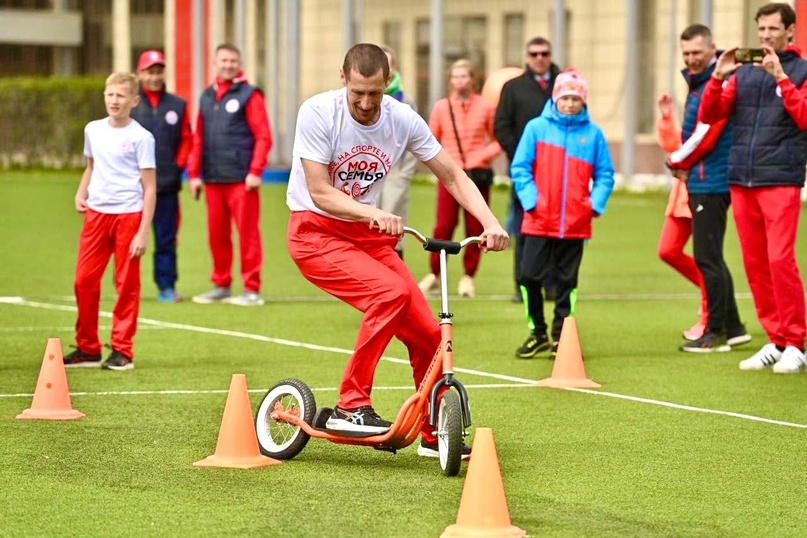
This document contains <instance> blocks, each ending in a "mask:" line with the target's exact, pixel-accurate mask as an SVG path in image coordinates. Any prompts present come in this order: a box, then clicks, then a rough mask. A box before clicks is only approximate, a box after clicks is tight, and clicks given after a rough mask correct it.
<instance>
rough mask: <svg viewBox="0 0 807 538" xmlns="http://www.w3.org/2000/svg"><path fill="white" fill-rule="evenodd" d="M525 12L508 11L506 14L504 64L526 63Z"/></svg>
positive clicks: (519, 65)
mask: <svg viewBox="0 0 807 538" xmlns="http://www.w3.org/2000/svg"><path fill="white" fill-rule="evenodd" d="M525 41H526V38H525V37H524V14H523V13H508V14H507V15H505V16H504V65H507V66H512V67H521V66H522V65H524V43H525Z"/></svg>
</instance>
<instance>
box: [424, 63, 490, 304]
mask: <svg viewBox="0 0 807 538" xmlns="http://www.w3.org/2000/svg"><path fill="white" fill-rule="evenodd" d="M448 73H449V83H450V86H451V94H450V95H449V96H448V97H445V98H443V99H440V100H439V101H437V102H436V103H435V104H434V108H433V109H432V113H431V116H430V118H429V128H430V129H431V131H432V133H434V136H435V137H436V138H437V140H439V141H440V144H442V146H443V148H444V149H445V150H446V152H447V153H448V154H449V155H450V156H451V158H452V159H454V160H455V161H456V162H458V163H460V165H461V166H462V169H463V170H465V173H466V174H468V177H470V178H471V179H472V180H473V181H474V183H475V184H476V186H477V188H479V192H481V193H482V196H483V197H484V198H485V202H488V203H489V202H490V186H491V185H492V184H493V170H491V168H490V161H491V160H492V159H493V158H494V157H496V156H497V155H498V154H499V153H501V152H502V147H501V146H500V145H499V143H498V142H496V139H495V138H494V136H493V116H494V114H495V112H496V111H495V109H494V108H493V107H492V106H491V105H490V104H489V103H488V102H487V101H485V100H484V99H483V98H482V97H481V96H480V95H479V94H478V93H475V92H474V91H473V90H474V77H473V67H472V65H471V62H469V61H468V60H464V59H463V60H457V61H456V62H454V63H453V64H452V65H451V68H450V69H449V71H448ZM459 212H460V205H459V204H458V203H457V201H456V200H455V199H454V197H453V196H451V194H450V193H449V192H448V191H447V190H446V188H445V187H444V186H443V185H442V184H441V183H438V184H437V223H436V224H435V226H434V232H433V234H432V236H433V237H434V238H436V239H449V240H450V239H451V237H452V236H453V234H454V229H455V228H456V227H457V224H458V223H459ZM464 213H465V217H464V218H465V235H466V236H475V235H480V234H481V233H482V225H481V224H480V223H479V221H477V220H476V219H475V218H474V217H473V215H471V214H470V213H468V212H467V211H465V212H464ZM463 263H464V265H465V275H464V276H463V277H462V278H461V279H460V282H459V286H458V290H457V293H459V295H461V296H463V297H473V296H474V295H475V294H476V290H475V287H474V275H475V274H476V270H477V269H478V268H479V247H478V246H476V245H469V246H468V248H466V249H465V253H464V258H463ZM430 266H431V272H430V273H429V274H427V275H426V276H425V277H424V278H423V280H421V281H420V284H418V285H419V286H420V289H421V290H422V291H423V293H424V294H427V295H428V294H431V293H436V292H437V291H438V289H439V287H440V279H439V278H438V275H439V274H440V258H439V256H438V255H437V254H434V253H432V255H431V259H430Z"/></svg>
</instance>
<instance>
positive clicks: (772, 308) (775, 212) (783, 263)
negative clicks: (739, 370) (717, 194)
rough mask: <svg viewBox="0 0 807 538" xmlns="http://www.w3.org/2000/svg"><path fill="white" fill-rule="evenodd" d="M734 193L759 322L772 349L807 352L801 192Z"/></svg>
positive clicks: (733, 190)
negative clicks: (799, 245)
mask: <svg viewBox="0 0 807 538" xmlns="http://www.w3.org/2000/svg"><path fill="white" fill-rule="evenodd" d="M730 189H731V206H732V208H733V210H734V221H735V223H736V225H737V235H738V236H739V237H740V246H741V248H742V251H743V265H744V267H745V275H746V278H748V286H749V287H750V288H751V295H752V296H753V297H754V306H755V308H756V311H757V318H758V319H759V323H760V324H761V325H762V328H763V329H764V330H765V332H766V333H768V339H769V340H770V341H771V342H772V343H773V344H776V345H777V346H795V347H797V348H799V349H804V339H805V323H807V321H805V304H804V284H803V283H802V281H801V275H800V274H799V266H798V265H797V264H796V232H797V230H798V227H799V213H800V211H801V199H800V197H799V195H800V191H801V189H799V188H798V187H795V186H793V187H790V186H781V187H756V188H750V187H741V186H738V185H731V186H730Z"/></svg>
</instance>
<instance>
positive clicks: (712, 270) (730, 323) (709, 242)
mask: <svg viewBox="0 0 807 538" xmlns="http://www.w3.org/2000/svg"><path fill="white" fill-rule="evenodd" d="M730 203H731V196H730V195H729V193H725V194H692V195H690V197H689V207H690V209H691V210H692V243H693V247H694V248H693V254H694V257H695V263H697V264H698V268H699V269H700V271H701V274H702V275H703V282H704V286H705V287H706V302H707V303H708V305H709V325H708V329H709V331H711V332H714V333H718V334H723V335H725V334H726V333H727V332H734V331H736V330H738V329H739V328H740V327H741V326H742V323H741V322H740V314H739V312H738V311H737V300H736V299H735V297H734V281H733V280H732V278H731V272H730V271H729V268H728V266H727V265H726V261H725V260H724V259H723V239H724V237H725V235H726V214H727V212H728V208H729V205H730Z"/></svg>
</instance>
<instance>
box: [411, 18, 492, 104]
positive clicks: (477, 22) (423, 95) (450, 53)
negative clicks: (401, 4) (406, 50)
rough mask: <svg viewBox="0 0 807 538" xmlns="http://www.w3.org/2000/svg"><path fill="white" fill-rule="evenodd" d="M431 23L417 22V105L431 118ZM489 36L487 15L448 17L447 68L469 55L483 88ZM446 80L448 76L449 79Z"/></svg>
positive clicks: (445, 31) (445, 37)
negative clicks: (486, 42)
mask: <svg viewBox="0 0 807 538" xmlns="http://www.w3.org/2000/svg"><path fill="white" fill-rule="evenodd" d="M430 28H431V24H430V22H429V20H427V19H421V20H418V21H417V23H416V24H415V43H416V45H415V46H416V49H415V50H416V54H417V59H416V68H417V99H418V101H417V108H418V112H419V113H420V114H421V115H422V116H424V117H428V115H429V113H430V112H431V110H429V107H430V103H429V51H430V50H431V45H430V43H431V39H430V35H429V32H430ZM486 39H487V19H485V17H446V18H445V20H444V21H443V53H444V56H443V63H444V65H445V67H446V68H448V67H449V66H450V65H451V64H452V63H454V62H455V61H456V60H459V59H460V58H466V59H468V60H470V61H471V63H472V64H473V65H474V70H475V71H474V74H475V75H476V80H477V84H478V86H479V87H478V88H477V90H479V89H481V85H482V82H483V81H484V79H485V61H486V55H485V40H486ZM446 80H447V78H446Z"/></svg>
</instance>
